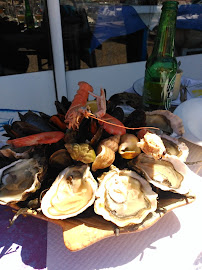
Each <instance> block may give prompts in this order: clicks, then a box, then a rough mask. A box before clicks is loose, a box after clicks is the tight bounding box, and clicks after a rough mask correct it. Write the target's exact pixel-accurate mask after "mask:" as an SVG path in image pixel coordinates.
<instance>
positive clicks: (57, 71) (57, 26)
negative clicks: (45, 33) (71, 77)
mask: <svg viewBox="0 0 202 270" xmlns="http://www.w3.org/2000/svg"><path fill="white" fill-rule="evenodd" d="M47 7H48V16H49V25H50V35H51V42H52V51H53V62H54V75H55V84H56V94H57V98H58V100H61V98H62V96H66V97H67V85H66V76H65V63H64V51H63V40H62V27H61V16H60V3H59V0H47Z"/></svg>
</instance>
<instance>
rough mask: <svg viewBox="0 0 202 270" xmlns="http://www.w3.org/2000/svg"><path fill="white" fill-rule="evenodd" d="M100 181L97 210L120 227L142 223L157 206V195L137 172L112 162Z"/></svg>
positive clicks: (97, 193) (96, 202)
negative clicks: (121, 168) (119, 166)
mask: <svg viewBox="0 0 202 270" xmlns="http://www.w3.org/2000/svg"><path fill="white" fill-rule="evenodd" d="M98 180H99V188H98V190H97V192H96V200H95V203H94V210H95V212H96V213H97V214H98V215H102V216H103V217H104V219H106V220H108V221H111V222H113V223H115V224H116V225H117V226H119V227H124V226H127V225H131V224H139V223H141V222H142V221H143V220H144V219H145V218H146V217H147V215H148V214H149V213H151V212H154V211H155V210H156V208H157V194H156V193H155V192H154V191H152V188H151V186H150V184H149V183H148V182H147V181H146V180H145V179H143V178H142V177H141V176H140V175H138V174H137V173H136V172H134V171H131V170H126V169H125V170H119V169H118V168H117V167H115V166H114V165H112V166H110V170H109V172H104V173H103V174H102V175H101V176H100V177H99V178H98Z"/></svg>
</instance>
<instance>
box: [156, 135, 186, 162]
mask: <svg viewBox="0 0 202 270" xmlns="http://www.w3.org/2000/svg"><path fill="white" fill-rule="evenodd" d="M160 137H161V139H162V141H163V144H164V145H165V148H166V153H167V154H169V155H174V156H177V157H178V158H179V159H180V160H182V161H183V162H185V161H186V160H187V157H188V155H189V148H188V147H187V145H186V144H185V143H184V142H179V140H178V139H176V138H173V137H170V136H168V135H166V134H162V135H161V136H160Z"/></svg>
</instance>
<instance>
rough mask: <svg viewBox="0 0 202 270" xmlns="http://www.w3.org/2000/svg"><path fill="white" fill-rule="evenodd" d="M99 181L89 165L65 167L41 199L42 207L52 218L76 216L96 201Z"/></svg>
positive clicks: (46, 214) (45, 213)
mask: <svg viewBox="0 0 202 270" xmlns="http://www.w3.org/2000/svg"><path fill="white" fill-rule="evenodd" d="M97 185H98V184H97V181H96V180H95V179H94V177H93V175H92V174H91V172H90V167H89V166H88V165H82V166H72V167H67V168H66V169H64V170H63V171H62V172H61V173H60V174H59V175H58V177H57V178H56V180H55V181H54V182H53V184H52V186H51V187H50V189H49V190H48V191H47V192H46V194H45V195H44V197H43V198H42V201H41V209H42V212H43V214H44V215H45V216H47V217H48V218H51V219H66V218H69V217H74V216H77V215H78V214H80V213H81V212H83V211H84V210H86V209H87V208H88V207H89V206H91V205H92V204H93V203H94V200H95V191H96V190H97Z"/></svg>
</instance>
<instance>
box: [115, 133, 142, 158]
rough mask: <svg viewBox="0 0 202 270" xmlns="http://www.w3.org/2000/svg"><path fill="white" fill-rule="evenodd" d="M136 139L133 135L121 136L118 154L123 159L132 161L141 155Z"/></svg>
mask: <svg viewBox="0 0 202 270" xmlns="http://www.w3.org/2000/svg"><path fill="white" fill-rule="evenodd" d="M138 142H139V140H138V138H137V137H136V136H135V135H134V134H129V133H126V134H124V135H122V136H121V140H120V145H119V149H118V150H119V151H118V152H119V154H120V155H121V156H122V157H123V158H125V159H132V158H134V157H136V156H137V155H139V154H140V153H141V149H140V147H138V146H137V143H138Z"/></svg>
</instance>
